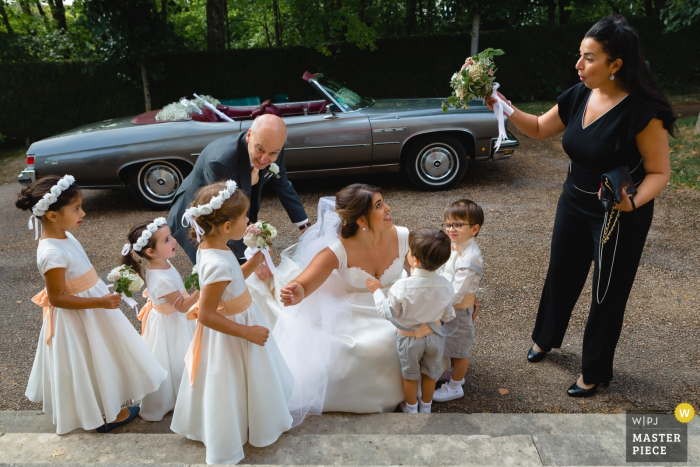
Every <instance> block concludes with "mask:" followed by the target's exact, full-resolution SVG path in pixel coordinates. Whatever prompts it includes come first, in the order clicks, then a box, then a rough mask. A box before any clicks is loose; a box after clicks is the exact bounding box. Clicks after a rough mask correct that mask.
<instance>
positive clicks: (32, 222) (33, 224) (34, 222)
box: [29, 214, 42, 240]
mask: <svg viewBox="0 0 700 467" xmlns="http://www.w3.org/2000/svg"><path fill="white" fill-rule="evenodd" d="M41 227H42V224H41V222H40V221H39V218H38V217H36V216H35V215H34V214H32V215H31V216H30V217H29V230H33V231H34V240H39V231H40V230H41Z"/></svg>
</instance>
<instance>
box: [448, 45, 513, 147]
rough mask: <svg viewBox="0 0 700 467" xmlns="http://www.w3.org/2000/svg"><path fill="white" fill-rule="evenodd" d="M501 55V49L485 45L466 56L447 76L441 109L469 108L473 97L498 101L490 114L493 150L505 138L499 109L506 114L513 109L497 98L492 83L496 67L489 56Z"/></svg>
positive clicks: (496, 84) (495, 86)
mask: <svg viewBox="0 0 700 467" xmlns="http://www.w3.org/2000/svg"><path fill="white" fill-rule="evenodd" d="M503 54H504V52H503V51H502V50H501V49H492V48H488V49H486V50H484V51H483V52H480V53H479V55H477V56H475V57H468V58H467V61H466V62H464V65H462V68H461V69H460V70H459V71H458V72H457V73H455V74H454V75H452V78H451V79H450V87H452V95H451V96H450V97H449V98H448V99H447V101H443V102H442V111H443V112H447V107H448V105H450V106H452V107H454V108H455V109H466V108H468V107H469V101H471V100H473V99H486V98H487V97H494V98H496V99H497V100H498V102H497V103H496V105H494V107H493V111H494V114H495V115H496V118H497V119H498V139H497V140H496V150H498V148H499V147H500V146H501V141H502V140H503V139H506V138H507V137H508V136H507V134H506V128H505V123H504V120H503V112H505V113H507V114H508V115H512V114H513V109H512V108H511V107H510V106H509V105H508V103H507V102H504V101H503V100H502V99H501V98H500V97H498V93H497V92H496V90H497V89H498V86H499V85H498V83H496V70H497V68H496V64H495V63H494V61H493V57H496V56H498V55H503Z"/></svg>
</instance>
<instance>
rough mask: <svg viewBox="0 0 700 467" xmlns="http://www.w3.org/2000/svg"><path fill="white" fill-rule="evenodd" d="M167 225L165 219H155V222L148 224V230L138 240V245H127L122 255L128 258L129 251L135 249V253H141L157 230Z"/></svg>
mask: <svg viewBox="0 0 700 467" xmlns="http://www.w3.org/2000/svg"><path fill="white" fill-rule="evenodd" d="M165 224H167V221H166V220H165V217H158V218H157V219H155V220H154V221H153V222H151V223H150V224H148V225H147V226H146V228H145V229H144V230H143V232H141V236H140V237H139V239H138V240H136V243H134V244H133V245H132V244H131V243H125V244H124V248H122V255H124V256H126V255H128V254H129V251H131V249H132V248H133V250H134V251H141V250H143V248H144V247H145V246H146V245H148V241H149V240H150V239H151V237H152V236H153V234H154V233H156V230H158V229H159V228H161V227H162V226H164V225H165Z"/></svg>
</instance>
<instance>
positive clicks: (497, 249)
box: [0, 134, 700, 413]
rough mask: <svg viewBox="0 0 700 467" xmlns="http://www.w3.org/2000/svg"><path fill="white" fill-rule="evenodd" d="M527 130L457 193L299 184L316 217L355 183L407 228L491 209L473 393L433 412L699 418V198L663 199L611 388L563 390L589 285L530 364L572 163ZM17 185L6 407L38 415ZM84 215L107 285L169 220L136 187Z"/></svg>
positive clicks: (1, 257)
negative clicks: (136, 246)
mask: <svg viewBox="0 0 700 467" xmlns="http://www.w3.org/2000/svg"><path fill="white" fill-rule="evenodd" d="M517 136H518V137H519V138H520V140H521V143H522V147H521V149H520V150H518V151H516V154H515V156H514V157H513V158H512V159H511V160H508V161H502V162H488V163H479V164H473V165H471V166H470V169H469V171H468V173H467V176H466V177H465V179H464V181H463V182H462V183H461V184H460V185H459V186H458V187H456V188H455V189H454V190H451V191H447V192H441V193H424V192H418V191H415V190H414V189H413V188H412V187H411V185H410V184H409V182H408V181H407V180H406V179H405V178H404V177H403V176H401V175H382V176H363V177H348V178H327V179H320V180H304V181H298V182H297V183H296V184H295V186H296V187H297V191H298V192H299V194H300V197H301V200H302V202H303V203H304V205H305V206H306V209H307V212H308V213H309V215H310V217H311V218H312V220H313V219H315V213H316V202H317V200H318V198H319V197H320V196H328V195H332V194H334V193H335V192H336V191H337V190H338V189H339V188H341V187H343V186H345V185H347V184H350V183H353V182H365V183H370V184H378V185H381V186H382V187H384V189H385V190H384V193H385V197H386V199H387V202H388V203H389V204H390V205H391V207H392V208H393V212H392V217H393V218H394V221H395V222H396V223H397V224H398V225H403V226H406V227H408V228H410V229H414V228H417V227H423V226H438V225H439V223H440V222H441V221H442V219H441V213H442V209H443V207H444V206H445V205H446V204H447V203H448V202H449V201H451V200H454V199H456V198H460V197H468V198H471V199H473V200H475V201H477V202H478V203H480V204H481V205H482V206H483V207H484V210H485V214H486V223H485V225H484V227H483V230H482V233H481V234H480V235H479V238H478V240H479V244H480V245H481V248H482V251H483V253H484V257H485V270H486V273H485V277H484V280H483V282H482V289H481V291H480V292H479V296H480V300H481V302H482V304H483V307H482V311H481V313H480V315H479V318H478V320H477V322H476V324H477V337H476V341H475V343H474V348H473V351H472V355H473V359H472V365H471V368H470V369H469V373H468V375H467V386H466V393H467V395H466V397H465V398H464V399H462V400H459V401H454V402H450V403H447V404H435V405H434V406H433V410H434V411H437V412H440V411H443V412H551V413H558V412H603V413H608V412H620V411H624V410H628V409H639V408H644V409H661V410H672V409H673V407H675V405H677V404H678V403H679V402H683V401H685V402H691V403H693V404H695V406H696V410H697V408H698V404H699V403H700V396H698V394H699V393H700V350H698V349H699V347H698V345H697V342H698V341H697V339H698V335H699V331H700V318H699V317H698V315H699V313H698V311H700V300H699V299H698V291H700V268H699V267H698V265H700V241H698V232H700V221H699V220H698V214H697V213H698V212H700V194H698V193H695V192H687V191H686V192H678V191H672V190H666V191H665V192H664V193H662V194H661V195H660V196H659V198H658V199H657V205H656V214H655V218H654V224H653V226H652V229H651V233H650V234H649V238H648V241H647V247H646V249H645V252H644V255H643V257H642V263H641V268H640V271H639V274H638V276H637V281H636V283H635V286H634V289H633V291H632V296H631V298H630V302H629V305H628V309H627V315H626V319H625V326H624V329H623V332H622V338H621V341H620V345H619V346H618V350H617V356H616V360H615V378H614V380H613V382H612V384H611V387H610V389H607V390H605V389H604V390H602V391H600V392H599V394H598V395H596V397H594V398H592V399H588V400H585V401H584V400H574V399H571V398H568V397H567V396H566V395H565V390H566V388H567V387H568V386H569V385H570V384H571V383H573V382H574V381H575V380H576V378H577V376H578V373H579V371H580V364H581V357H580V352H581V339H582V333H583V328H584V326H585V321H586V316H587V311H588V303H589V301H590V298H589V297H590V278H589V283H588V284H587V286H586V289H585V291H584V296H583V298H582V299H581V300H580V301H579V303H578V304H577V306H576V309H575V310H574V313H573V317H572V320H571V326H570V328H569V333H568V334H567V336H566V339H565V341H564V345H563V347H562V348H561V349H559V350H555V351H553V352H552V354H551V355H550V356H549V357H548V358H547V359H545V361H543V362H541V363H538V364H529V363H527V361H526V360H525V354H526V352H527V350H528V348H529V347H530V345H531V341H530V333H531V330H532V326H533V323H534V319H535V314H536V310H537V305H538V303H539V295H540V290H541V287H542V283H543V281H544V276H545V274H546V269H547V263H548V259H549V241H550V236H551V230H552V224H553V221H554V212H555V208H556V202H557V198H558V196H559V193H560V190H561V184H562V182H563V180H564V178H565V176H566V170H567V165H568V159H567V158H566V155H565V154H564V153H563V151H562V149H561V141H560V139H559V138H558V137H555V138H552V139H550V140H546V141H541V142H540V141H534V140H530V139H528V138H526V137H524V136H523V135H520V134H519V135H517ZM18 190H19V187H18V186H17V185H15V184H10V185H5V186H0V200H1V203H0V215H1V216H2V222H1V223H0V310H2V318H3V319H2V326H1V327H0V410H20V409H38V408H41V405H40V404H32V403H30V402H28V401H27V399H26V398H25V397H24V390H25V387H26V383H27V378H28V377H29V372H30V370H31V365H32V361H33V357H34V352H35V349H36V345H37V340H38V335H39V330H40V328H41V310H40V308H39V307H37V306H35V305H34V304H32V303H31V301H30V299H31V297H32V296H33V295H34V294H35V293H36V292H38V291H39V290H41V288H42V287H43V281H42V279H41V276H40V275H39V273H38V272H37V268H36V262H35V258H36V243H35V241H34V237H33V234H32V232H30V231H28V230H27V218H28V217H29V215H28V214H27V213H24V212H21V211H19V210H18V209H16V208H15V207H14V195H15V193H16V192H18ZM262 204H263V206H262V210H261V213H260V218H261V219H268V220H270V221H272V223H273V224H274V225H275V226H277V227H278V229H279V233H280V236H279V238H278V239H277V240H276V245H275V247H276V251H278V252H279V251H281V250H282V249H283V248H284V247H286V246H288V245H290V244H292V243H294V242H295V241H296V239H297V233H296V229H295V228H294V227H293V226H292V225H291V224H290V223H289V219H288V218H287V217H286V214H285V213H284V211H283V210H282V208H281V205H280V203H279V201H278V200H277V199H276V198H275V197H274V194H272V193H269V192H268V193H266V194H265V197H264V199H263V203H262ZM84 209H85V211H86V212H87V217H86V220H85V222H84V225H83V227H81V228H80V230H78V231H77V232H76V234H75V235H76V237H77V238H78V240H80V242H81V243H82V244H83V246H84V247H85V249H86V251H87V253H88V256H89V257H90V259H91V260H92V262H93V264H94V266H95V268H96V269H97V271H98V273H99V274H100V276H101V277H103V278H104V277H105V276H106V273H107V272H108V271H109V269H111V268H112V267H114V266H115V265H117V264H118V261H119V254H120V250H121V247H122V245H123V244H124V242H125V241H126V239H125V236H126V233H127V231H128V229H129V227H130V226H131V225H132V224H134V223H136V222H137V221H141V220H145V219H152V218H154V217H156V216H157V215H158V213H156V212H152V211H147V210H146V209H144V208H143V207H142V206H140V205H139V204H137V202H136V201H135V200H134V199H133V198H132V196H131V195H130V193H129V192H128V190H126V189H123V190H118V191H108V190H100V191H86V193H85V202H84ZM174 264H175V265H176V267H177V268H178V269H179V270H180V272H182V273H183V274H185V273H187V272H188V271H189V267H190V265H189V264H188V261H187V259H186V257H185V256H184V254H180V255H179V256H178V257H176V258H175V261H174ZM124 312H125V314H126V316H128V318H129V319H130V320H131V321H132V323H133V324H134V326H135V327H136V329H139V330H140V323H139V322H138V321H137V320H136V318H135V313H134V312H133V311H132V310H130V309H126V308H124ZM368 377H369V378H371V375H368ZM368 381H371V379H369V380H368ZM499 389H508V391H509V394H506V395H502V394H500V393H499V391H498V390H499Z"/></svg>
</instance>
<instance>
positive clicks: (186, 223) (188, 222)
mask: <svg viewBox="0 0 700 467" xmlns="http://www.w3.org/2000/svg"><path fill="white" fill-rule="evenodd" d="M182 226H183V227H192V228H193V229H194V233H195V234H196V235H197V243H200V242H201V241H202V240H201V236H202V235H204V229H203V228H201V227H200V226H199V224H197V221H195V220H194V216H192V214H190V212H189V210H186V211H185V213H184V214H183V215H182Z"/></svg>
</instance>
